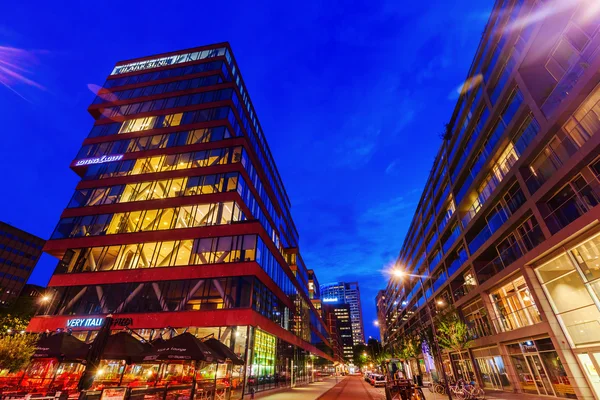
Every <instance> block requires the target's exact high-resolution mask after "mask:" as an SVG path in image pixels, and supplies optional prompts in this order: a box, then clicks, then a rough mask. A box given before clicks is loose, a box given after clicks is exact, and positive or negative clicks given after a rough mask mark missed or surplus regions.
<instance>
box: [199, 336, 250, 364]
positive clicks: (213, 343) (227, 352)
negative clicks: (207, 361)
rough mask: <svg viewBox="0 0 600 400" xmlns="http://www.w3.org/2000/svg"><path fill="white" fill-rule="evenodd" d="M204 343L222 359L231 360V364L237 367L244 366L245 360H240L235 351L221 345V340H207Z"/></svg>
mask: <svg viewBox="0 0 600 400" xmlns="http://www.w3.org/2000/svg"><path fill="white" fill-rule="evenodd" d="M203 343H204V344H205V345H207V346H208V347H209V348H210V349H211V350H212V351H213V352H214V353H216V354H218V355H219V356H220V357H221V358H223V359H225V360H231V362H232V363H233V364H235V365H244V360H242V359H241V358H239V357H238V356H237V354H235V353H234V352H233V350H231V349H230V348H229V347H227V346H225V344H223V343H221V342H220V341H219V340H217V339H214V338H210V339H207V340H205V341H204V342H203Z"/></svg>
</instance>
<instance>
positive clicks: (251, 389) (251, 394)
mask: <svg viewBox="0 0 600 400" xmlns="http://www.w3.org/2000/svg"><path fill="white" fill-rule="evenodd" d="M255 392H256V390H254V388H250V398H251V399H254V393H255Z"/></svg>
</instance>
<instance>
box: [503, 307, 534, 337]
mask: <svg viewBox="0 0 600 400" xmlns="http://www.w3.org/2000/svg"><path fill="white" fill-rule="evenodd" d="M540 322H542V317H541V316H540V312H539V311H538V309H537V307H536V306H535V305H531V306H529V307H525V308H523V309H521V310H517V311H513V312H511V313H508V314H504V315H502V316H500V317H498V318H495V319H493V320H492V323H493V325H494V328H495V329H496V332H498V333H501V332H509V331H514V330H515V329H519V328H523V327H525V326H531V325H534V324H539V323H540Z"/></svg>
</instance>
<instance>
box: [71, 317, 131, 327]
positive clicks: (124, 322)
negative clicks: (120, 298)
mask: <svg viewBox="0 0 600 400" xmlns="http://www.w3.org/2000/svg"><path fill="white" fill-rule="evenodd" d="M103 324H104V318H73V319H68V320H67V328H99V327H101V326H102V325H103ZM132 324H133V319H131V318H115V319H113V321H112V324H111V326H130V325H132Z"/></svg>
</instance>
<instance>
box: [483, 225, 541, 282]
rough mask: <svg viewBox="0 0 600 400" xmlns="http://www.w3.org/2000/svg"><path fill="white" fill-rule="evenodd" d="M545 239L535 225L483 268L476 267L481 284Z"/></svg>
mask: <svg viewBox="0 0 600 400" xmlns="http://www.w3.org/2000/svg"><path fill="white" fill-rule="evenodd" d="M543 240H544V235H543V234H542V231H541V229H540V227H539V225H535V226H534V227H533V228H532V229H531V230H530V231H529V232H527V233H526V234H525V235H523V236H522V237H520V238H518V239H517V241H515V242H514V243H513V244H511V245H510V246H509V247H508V248H506V249H505V250H503V251H502V253H500V255H498V256H497V257H495V258H494V259H493V260H491V261H490V262H488V263H487V264H486V265H485V266H483V267H481V268H475V273H476V274H477V280H478V281H479V283H480V284H482V283H484V282H485V281H487V280H488V279H490V278H491V277H493V276H494V275H496V274H498V273H499V272H500V271H502V270H504V269H505V268H507V267H508V266H510V265H511V264H512V263H513V262H515V261H517V260H518V259H519V258H521V257H522V256H523V255H525V254H526V253H527V252H528V251H530V250H531V249H533V248H534V247H535V246H537V245H538V244H540V243H541V242H542V241H543Z"/></svg>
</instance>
